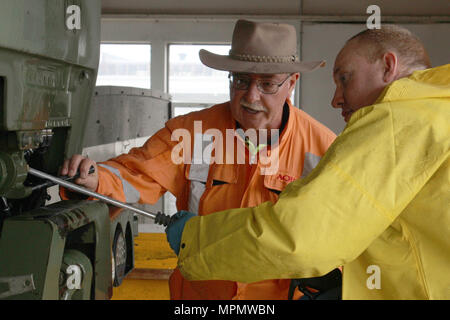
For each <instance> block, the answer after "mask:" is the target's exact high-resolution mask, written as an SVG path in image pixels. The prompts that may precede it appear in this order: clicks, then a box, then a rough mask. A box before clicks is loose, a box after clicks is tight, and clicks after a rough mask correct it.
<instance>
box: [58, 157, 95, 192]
mask: <svg viewBox="0 0 450 320" xmlns="http://www.w3.org/2000/svg"><path fill="white" fill-rule="evenodd" d="M91 166H93V167H94V168H95V172H94V173H91V174H89V169H90V168H91ZM77 171H79V172H80V177H79V178H78V179H76V180H75V181H74V182H75V183H76V184H79V185H81V186H83V187H85V188H86V189H89V190H91V191H96V190H97V187H98V167H97V163H96V162H95V161H94V160H91V159H89V158H86V157H83V156H82V155H79V154H75V155H73V156H72V158H70V159H66V160H64V164H63V166H62V168H61V171H60V174H61V175H63V176H69V177H73V176H74V175H75V174H76V173H77Z"/></svg>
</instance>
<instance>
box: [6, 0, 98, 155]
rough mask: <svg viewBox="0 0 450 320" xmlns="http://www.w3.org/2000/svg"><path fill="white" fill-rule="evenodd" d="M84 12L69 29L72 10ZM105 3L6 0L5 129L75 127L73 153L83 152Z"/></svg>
mask: <svg viewBox="0 0 450 320" xmlns="http://www.w3.org/2000/svg"><path fill="white" fill-rule="evenodd" d="M72 4H75V5H77V6H78V7H79V8H80V18H81V19H80V29H73V30H69V29H68V28H67V26H66V20H67V19H68V18H69V17H70V14H67V13H66V9H67V8H68V7H69V6H70V5H72ZM100 15H101V3H100V0H71V1H69V0H64V1H63V0H33V1H29V0H4V1H2V2H1V4H0V19H1V21H2V28H0V77H1V79H2V80H1V81H0V85H3V88H2V89H0V92H3V93H2V94H1V95H0V98H1V96H3V101H0V103H2V106H1V108H0V110H1V111H0V112H1V114H0V115H1V116H2V119H1V120H2V122H1V124H0V130H4V131H25V130H42V129H45V128H58V127H71V128H72V130H71V131H70V136H69V141H68V144H67V150H66V153H67V155H71V154H73V153H80V152H81V148H82V145H81V143H82V141H83V132H84V124H85V118H86V115H87V111H88V110H89V106H90V102H91V101H90V100H91V97H92V94H93V89H94V87H95V81H96V76H97V68H98V60H99V43H100V38H99V37H100Z"/></svg>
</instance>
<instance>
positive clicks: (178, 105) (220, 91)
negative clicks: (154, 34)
mask: <svg viewBox="0 0 450 320" xmlns="http://www.w3.org/2000/svg"><path fill="white" fill-rule="evenodd" d="M230 48H231V46H230V45H197V44H172V45H169V93H170V94H171V95H172V101H173V103H174V115H175V116H177V115H181V114H185V113H188V112H191V111H196V110H200V109H203V108H205V107H207V106H210V105H213V104H216V103H220V102H225V101H228V100H229V97H230V96H229V89H228V87H229V85H228V72H226V71H220V70H215V69H212V68H209V67H207V66H205V65H203V64H202V63H201V61H200V58H199V56H198V52H199V51H200V49H205V50H208V51H210V52H214V53H217V54H221V55H226V54H228V52H229V50H230Z"/></svg>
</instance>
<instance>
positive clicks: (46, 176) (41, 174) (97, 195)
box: [28, 168, 156, 219]
mask: <svg viewBox="0 0 450 320" xmlns="http://www.w3.org/2000/svg"><path fill="white" fill-rule="evenodd" d="M28 173H29V174H32V175H33V176H36V177H39V178H42V179H46V180H50V181H52V182H54V183H56V184H58V185H60V186H63V187H65V188H67V189H71V190H73V191H76V192H79V193H82V194H84V195H87V196H90V197H94V198H97V199H99V200H101V201H103V202H106V203H108V204H111V205H113V206H115V207H119V208H123V209H128V210H131V211H133V212H135V213H138V214H140V215H143V216H146V217H148V218H151V219H156V214H154V213H151V212H148V211H145V210H142V209H139V208H136V207H133V206H130V205H129V204H126V203H123V202H120V201H117V200H114V199H111V198H109V197H107V196H104V195H102V194H100V193H97V192H94V191H90V190H87V189H85V188H83V187H80V186H79V185H76V184H74V183H71V182H67V181H64V180H62V179H59V178H57V177H54V176H52V175H49V174H47V173H45V172H42V171H39V170H36V169H33V168H28Z"/></svg>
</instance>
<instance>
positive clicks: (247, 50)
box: [199, 20, 325, 74]
mask: <svg viewBox="0 0 450 320" xmlns="http://www.w3.org/2000/svg"><path fill="white" fill-rule="evenodd" d="M199 56H200V60H201V61H202V63H203V64H204V65H207V66H208V67H210V68H213V69H218V70H225V71H231V72H243V73H263V74H264V73H268V74H271V73H292V72H308V71H313V70H315V69H317V68H319V67H323V66H324V65H325V61H309V62H304V61H299V59H298V56H297V35H296V31H295V28H294V26H292V25H290V24H282V23H265V22H264V23H263V22H253V21H247V20H238V21H237V22H236V25H235V26H234V32H233V40H232V42H231V50H230V53H229V55H219V54H215V53H212V52H209V51H207V50H204V49H202V50H200V52H199Z"/></svg>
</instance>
